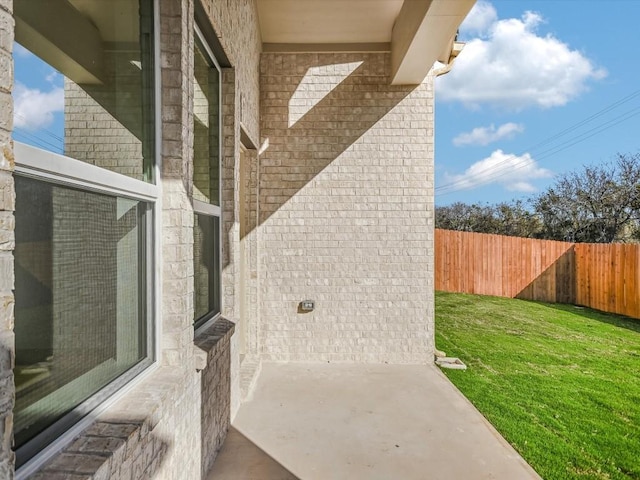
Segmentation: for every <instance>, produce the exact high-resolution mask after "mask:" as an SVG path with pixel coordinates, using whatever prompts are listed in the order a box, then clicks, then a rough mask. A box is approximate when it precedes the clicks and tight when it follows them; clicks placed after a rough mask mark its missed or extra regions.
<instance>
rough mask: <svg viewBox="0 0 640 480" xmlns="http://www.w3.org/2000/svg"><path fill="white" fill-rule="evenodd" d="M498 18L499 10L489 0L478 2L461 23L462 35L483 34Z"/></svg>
mask: <svg viewBox="0 0 640 480" xmlns="http://www.w3.org/2000/svg"><path fill="white" fill-rule="evenodd" d="M497 20H498V12H496V9H495V8H494V7H493V5H491V4H490V3H489V2H484V1H482V0H481V1H479V2H477V3H476V4H475V5H474V6H473V8H472V9H471V11H470V12H469V14H468V15H467V18H465V19H464V22H462V25H460V34H461V36H463V37H464V36H467V35H472V34H477V35H482V34H484V33H486V32H487V30H488V29H489V27H491V25H493V24H494V23H495V22H496V21H497Z"/></svg>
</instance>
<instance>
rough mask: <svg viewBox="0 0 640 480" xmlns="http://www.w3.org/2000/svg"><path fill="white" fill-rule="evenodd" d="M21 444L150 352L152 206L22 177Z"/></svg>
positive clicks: (18, 279) (18, 257)
mask: <svg viewBox="0 0 640 480" xmlns="http://www.w3.org/2000/svg"><path fill="white" fill-rule="evenodd" d="M15 182H16V196H17V199H16V211H15V218H16V230H15V235H16V248H15V252H14V253H15V283H16V289H15V300H16V309H15V338H16V367H15V371H14V373H15V384H16V406H15V410H14V422H15V443H16V447H20V446H21V445H23V444H24V443H25V442H27V441H28V440H30V439H32V438H33V437H34V436H35V435H37V434H38V433H40V432H41V431H42V430H44V429H45V428H46V427H48V426H50V425H51V424H52V423H53V422H55V421H56V420H58V419H59V418H61V417H62V416H63V415H65V414H66V413H68V412H69V411H70V410H72V409H74V408H75V407H76V406H78V405H79V404H80V403H82V402H83V401H85V400H86V399H87V398H88V397H90V396H91V395H93V394H94V393H96V392H97V391H98V390H100V389H101V388H102V387H104V386H105V385H106V384H108V383H109V382H111V381H112V380H114V379H115V378H116V377H118V376H119V375H121V374H122V373H123V372H125V371H127V370H128V369H130V368H131V367H132V366H133V365H135V364H137V363H138V362H139V361H140V360H141V359H143V358H145V356H146V354H147V340H146V338H147V336H146V320H145V317H146V315H145V303H146V301H145V298H146V289H145V281H146V279H145V271H146V270H145V236H146V235H145V216H146V213H145V212H146V211H147V204H145V203H143V202H138V201H135V200H130V199H126V198H119V197H113V196H108V195H102V194H97V193H90V192H86V191H80V190H75V189H72V188H67V187H63V186H59V185H53V184H50V183H46V182H42V181H38V180H34V179H31V178H24V177H20V176H16V178H15Z"/></svg>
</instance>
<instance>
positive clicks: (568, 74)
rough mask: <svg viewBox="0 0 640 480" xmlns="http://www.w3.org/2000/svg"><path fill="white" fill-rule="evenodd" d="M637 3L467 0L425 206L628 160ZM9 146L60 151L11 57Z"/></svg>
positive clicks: (52, 117)
mask: <svg viewBox="0 0 640 480" xmlns="http://www.w3.org/2000/svg"><path fill="white" fill-rule="evenodd" d="M639 19H640V0H538V1H524V0H494V1H491V2H489V1H482V0H481V1H479V2H478V3H477V4H476V6H475V7H474V9H473V10H472V12H471V13H470V15H469V16H468V17H467V20H466V21H465V23H463V25H462V27H461V30H460V40H462V41H464V42H466V43H467V45H466V46H465V49H464V50H463V52H462V53H461V54H460V56H459V57H458V59H457V60H456V62H455V65H454V68H453V70H452V71H451V72H450V73H448V74H447V75H444V76H442V77H440V78H438V79H437V81H436V128H435V135H436V148H435V150H436V204H437V205H446V204H449V203H452V202H455V201H463V202H468V203H475V202H483V203H484V202H489V203H493V202H499V201H510V200H513V199H526V198H528V197H530V196H531V195H535V194H536V193H537V192H540V191H541V190H543V189H544V188H545V187H547V186H548V185H550V184H551V183H552V182H553V179H554V176H555V175H557V174H562V173H564V172H567V171H570V170H575V169H579V168H580V167H581V166H582V165H585V164H596V163H603V162H607V161H610V160H611V159H612V158H613V156H614V155H615V154H616V153H618V152H620V153H636V152H639V151H640V81H638V80H639V79H640V49H639V48H638V40H640V34H639V33H638V32H639V31H640V29H639V27H638V21H639ZM15 76H16V84H15V89H14V99H15V122H14V123H15V132H14V136H15V138H16V140H19V141H22V142H25V143H30V144H34V145H37V146H40V147H41V148H45V149H47V150H52V151H55V152H60V153H61V152H62V149H63V142H64V140H63V136H64V132H63V113H62V111H63V106H64V105H63V103H64V92H63V77H62V76H61V75H60V74H59V73H57V72H56V71H55V70H54V69H53V68H52V67H50V66H49V65H47V64H45V63H44V62H42V61H41V60H39V59H38V58H37V57H35V56H34V55H33V54H31V53H30V52H28V51H27V50H26V49H24V48H22V47H20V46H19V45H16V47H15Z"/></svg>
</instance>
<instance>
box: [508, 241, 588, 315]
mask: <svg viewBox="0 0 640 480" xmlns="http://www.w3.org/2000/svg"><path fill="white" fill-rule="evenodd" d="M515 298H519V299H522V300H539V301H542V302H551V303H571V304H574V303H576V254H575V246H572V247H570V248H569V249H568V250H567V251H566V252H564V253H563V254H562V255H560V256H559V257H558V258H557V259H556V260H554V261H553V263H552V264H551V265H550V266H549V267H547V268H546V269H545V270H544V271H543V272H542V273H541V274H540V275H538V276H537V277H536V278H535V279H534V280H533V281H531V283H529V284H528V285H527V286H526V287H524V288H523V289H522V290H521V291H520V292H518V294H517V295H516V296H515Z"/></svg>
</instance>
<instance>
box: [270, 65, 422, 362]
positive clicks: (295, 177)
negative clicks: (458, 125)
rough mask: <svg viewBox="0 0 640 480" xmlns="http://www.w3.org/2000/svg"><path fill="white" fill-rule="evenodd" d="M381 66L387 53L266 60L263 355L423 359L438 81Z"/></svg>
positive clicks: (399, 360) (324, 358) (354, 359)
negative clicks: (410, 82) (403, 81)
mask: <svg viewBox="0 0 640 480" xmlns="http://www.w3.org/2000/svg"><path fill="white" fill-rule="evenodd" d="M389 70H390V58H389V54H385V53H363V54H358V53H349V54H347V53H344V54H343V53H341V54H312V53H305V54H277V53H268V54H263V55H262V60H261V77H260V80H261V85H260V86H261V135H262V138H263V139H268V140H269V147H268V148H267V149H266V151H265V152H264V154H263V155H262V156H261V158H260V224H261V226H260V231H259V241H260V243H259V246H260V254H259V255H260V286H261V287H260V288H261V291H260V294H261V308H262V310H261V329H262V334H261V335H262V353H263V357H264V358H267V359H273V360H322V361H363V362H390V363H391V362H393V363H426V362H428V361H430V360H431V355H432V351H433V325H434V324H433V293H432V292H433V289H432V287H433V257H432V255H433V246H432V244H433V174H434V173H433V130H432V125H433V82H432V78H431V77H427V79H426V80H425V81H424V83H423V84H422V85H420V86H417V87H406V86H390V85H389V76H388V75H389ZM305 299H313V300H315V301H316V308H315V311H314V312H312V313H299V312H298V304H299V302H301V301H302V300H305Z"/></svg>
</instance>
